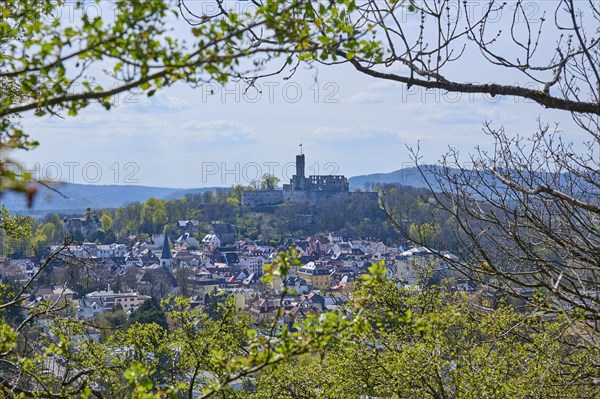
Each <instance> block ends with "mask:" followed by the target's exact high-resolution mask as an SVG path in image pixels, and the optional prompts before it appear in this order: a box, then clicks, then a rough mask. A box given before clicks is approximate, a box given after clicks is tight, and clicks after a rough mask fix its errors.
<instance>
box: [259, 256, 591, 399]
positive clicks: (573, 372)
mask: <svg viewBox="0 0 600 399" xmlns="http://www.w3.org/2000/svg"><path fill="white" fill-rule="evenodd" d="M370 270H371V273H370V274H369V275H365V276H364V280H363V283H362V284H360V286H359V287H358V288H357V289H355V290H354V292H353V298H354V302H353V303H351V304H350V306H349V307H348V309H357V308H360V309H363V311H364V314H363V316H364V318H365V321H366V323H364V324H361V325H360V326H359V328H355V329H349V330H347V331H344V332H342V333H341V334H339V335H337V336H336V337H335V338H332V339H331V341H330V342H329V345H328V347H327V349H326V350H325V351H323V352H321V351H319V352H315V353H312V354H308V355H303V356H301V357H296V358H293V359H289V360H288V361H286V362H284V364H280V365H278V366H277V367H271V368H269V369H268V370H267V371H266V372H265V373H262V374H261V375H260V377H259V378H258V380H257V381H256V384H255V385H256V387H257V388H258V389H257V393H256V394H255V395H254V396H251V397H252V398H255V399H263V398H273V397H275V398H286V399H287V398H289V399H292V398H298V397H304V398H310V397H318V398H338V397H344V398H357V399H358V398H364V397H390V398H407V397H419V398H459V397H467V398H483V397H494V398H514V397H526V396H530V395H534V396H539V397H547V396H552V395H555V394H556V392H558V391H560V392H563V395H565V396H568V397H578V398H584V397H589V396H590V395H591V396H594V395H597V394H598V393H599V392H600V387H598V386H597V385H596V384H595V383H594V377H592V375H596V374H597V370H594V369H595V366H594V365H593V364H595V363H596V362H595V361H594V360H593V359H594V357H595V356H597V355H598V348H597V347H595V346H585V345H583V346H580V347H578V348H577V349H575V350H571V349H570V347H571V344H572V342H571V343H570V344H560V343H559V342H558V340H557V339H556V334H557V333H558V332H559V331H563V332H565V333H566V334H567V335H569V338H570V339H574V340H576V341H579V337H577V334H575V333H574V332H573V331H565V330H564V329H565V328H567V326H568V325H569V324H570V321H569V320H568V319H566V318H563V317H562V316H559V317H558V318H556V319H549V318H546V319H545V320H544V316H543V315H541V314H538V315H536V316H532V315H530V314H523V313H519V312H517V311H516V310H515V309H514V308H512V307H510V306H506V305H500V306H499V307H498V308H497V309H495V310H493V309H491V308H489V305H488V304H487V303H486V302H485V301H483V302H479V303H478V302H477V301H474V298H468V297H467V296H460V295H459V296H453V295H452V294H450V293H448V292H444V291H443V290H441V289H440V288H439V287H437V288H433V289H430V290H418V289H414V288H409V289H407V288H399V287H398V286H397V285H396V284H395V283H393V282H389V281H386V278H385V268H384V267H383V265H382V264H380V265H375V266H373V267H371V269H370ZM565 357H567V358H568V359H569V360H566V359H565ZM584 370H585V371H584ZM588 372H589V373H591V374H587V373H588ZM566 375H569V376H571V377H570V378H571V380H570V382H567V381H566V380H565V379H563V378H564V376H566ZM349 376H351V377H349Z"/></svg>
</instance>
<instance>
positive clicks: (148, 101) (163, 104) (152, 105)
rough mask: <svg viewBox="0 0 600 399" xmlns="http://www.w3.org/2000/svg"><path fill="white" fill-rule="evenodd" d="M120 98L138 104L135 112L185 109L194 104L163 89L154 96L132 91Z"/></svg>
mask: <svg viewBox="0 0 600 399" xmlns="http://www.w3.org/2000/svg"><path fill="white" fill-rule="evenodd" d="M120 100H121V101H122V102H123V103H130V104H138V107H136V108H135V110H134V112H135V111H137V112H148V111H151V112H167V111H174V110H176V111H183V110H186V109H188V108H190V107H191V106H192V104H190V103H189V102H187V101H186V100H184V99H182V98H177V97H173V96H171V95H169V94H167V93H165V92H163V91H159V92H157V93H156V94H155V95H153V96H152V97H148V96H147V95H146V94H145V93H130V94H128V95H127V94H126V95H124V96H123V98H122V99H120Z"/></svg>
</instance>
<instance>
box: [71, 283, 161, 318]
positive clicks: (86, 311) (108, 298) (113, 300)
mask: <svg viewBox="0 0 600 399" xmlns="http://www.w3.org/2000/svg"><path fill="white" fill-rule="evenodd" d="M148 299H150V297H149V296H147V295H142V294H140V293H139V292H114V291H113V290H112V289H111V288H110V284H109V285H108V288H107V289H106V290H103V291H94V292H90V293H89V294H86V295H84V297H83V298H82V299H81V301H79V306H78V309H77V315H78V316H79V317H81V318H90V317H92V316H94V315H96V314H98V313H101V312H106V311H109V310H111V309H112V308H114V307H115V306H118V305H121V306H122V307H123V310H124V311H125V312H129V311H133V310H135V309H137V308H138V307H139V306H140V305H141V304H142V303H144V302H145V301H147V300H148Z"/></svg>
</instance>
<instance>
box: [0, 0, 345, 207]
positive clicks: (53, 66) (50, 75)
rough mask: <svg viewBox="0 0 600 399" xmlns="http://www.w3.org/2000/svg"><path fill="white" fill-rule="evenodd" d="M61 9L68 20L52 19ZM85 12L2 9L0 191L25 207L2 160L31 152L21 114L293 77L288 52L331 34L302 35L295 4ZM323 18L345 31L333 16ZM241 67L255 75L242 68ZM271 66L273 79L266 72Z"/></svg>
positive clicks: (130, 6) (305, 16)
mask: <svg viewBox="0 0 600 399" xmlns="http://www.w3.org/2000/svg"><path fill="white" fill-rule="evenodd" d="M66 6H68V14H69V15H70V16H71V15H75V16H77V17H76V18H75V20H69V19H71V17H69V18H63V19H61V15H63V11H65V10H63V7H66ZM88 7H89V4H88V2H85V1H77V2H75V3H68V4H67V2H65V1H64V0H59V1H53V0H41V1H39V2H24V1H21V0H7V1H4V2H3V3H2V6H1V9H0V11H1V12H2V16H3V18H2V22H1V24H0V49H1V50H2V51H0V83H1V84H2V88H3V90H2V93H1V94H0V153H1V154H2V158H1V159H0V162H1V164H0V165H2V167H1V168H0V181H1V184H2V186H0V192H1V191H3V190H7V189H11V190H18V191H22V192H24V193H27V195H28V197H29V199H30V201H31V199H32V198H33V195H34V194H35V188H34V187H32V186H30V185H28V182H29V181H30V180H31V178H32V176H31V174H30V173H29V172H27V171H25V170H23V169H22V168H20V167H19V163H18V162H16V161H15V160H13V159H10V158H8V156H7V152H9V151H10V150H14V149H31V148H34V147H35V146H36V145H37V144H38V143H37V142H35V141H33V140H30V139H29V138H28V136H27V134H26V132H24V131H23V130H22V129H21V127H20V125H19V123H18V121H19V117H21V116H23V115H25V113H27V112H29V111H33V112H35V114H36V115H38V116H43V115H50V116H62V114H63V113H66V114H67V115H69V116H75V115H77V113H78V112H79V111H81V110H82V109H84V108H86V107H88V106H89V105H90V104H92V103H93V102H98V103H99V104H100V105H102V106H103V107H104V108H106V109H110V108H111V107H112V106H113V101H114V96H117V95H119V94H121V93H124V92H127V91H130V90H134V89H135V90H139V91H140V92H142V93H145V94H147V95H148V96H152V95H154V94H155V92H156V90H159V89H161V88H163V87H168V86H171V85H173V84H174V83H175V82H185V83H188V84H190V85H192V86H198V85H200V84H203V83H206V82H211V81H212V82H218V83H224V82H226V81H227V80H228V79H230V78H235V79H249V80H248V82H250V83H251V82H252V81H253V79H255V78H256V77H259V76H260V75H261V74H262V75H265V76H267V75H271V74H273V73H277V72H278V71H281V70H283V69H285V68H286V67H289V68H291V69H290V70H293V69H294V65H293V64H296V65H297V63H298V61H297V60H294V59H293V58H291V57H288V54H293V53H298V52H305V51H306V50H307V48H308V47H307V46H309V44H310V42H309V39H310V38H311V37H314V42H319V41H318V40H317V39H318V37H320V36H322V37H323V39H327V40H329V41H332V40H333V41H335V40H336V39H335V37H336V34H337V32H324V31H323V32H321V31H319V30H310V29H308V27H307V24H306V22H305V21H314V16H315V11H314V9H313V6H312V4H311V3H310V2H305V1H291V2H283V1H270V0H269V1H265V2H264V3H262V4H261V3H256V7H255V8H254V9H253V10H251V11H248V12H246V11H244V12H233V11H227V10H226V9H225V8H224V7H223V4H222V2H220V1H216V2H215V9H217V10H220V12H218V13H212V12H211V11H208V9H204V8H202V9H201V10H200V11H199V12H196V13H194V11H192V9H193V7H191V6H190V5H189V3H187V2H183V1H179V2H176V3H175V2H170V1H166V0H153V1H145V0H133V1H129V0H117V1H115V2H113V3H111V4H110V9H106V8H105V9H102V8H101V7H100V6H99V10H98V11H99V12H97V13H96V15H93V14H90V13H88V12H87V8H88ZM173 17H174V18H173ZM323 17H325V21H329V22H331V23H334V24H336V26H337V27H343V26H347V27H349V26H348V25H345V22H344V21H345V19H344V16H343V15H342V16H341V17H340V15H338V14H334V15H331V16H321V17H320V18H323ZM179 19H184V20H186V21H187V22H188V24H187V25H186V26H185V27H186V30H187V32H184V34H185V35H186V36H187V37H186V39H185V40H183V39H182V38H181V37H176V36H174V35H173V33H172V31H173V29H172V28H173V27H174V26H173V25H172V21H173V20H175V21H177V20H179ZM180 25H181V24H180ZM179 28H181V26H179ZM288 36H292V37H294V38H295V39H294V41H292V42H290V41H288V40H287V37H288ZM322 42H323V43H325V42H326V41H325V40H323V41H322ZM241 59H246V60H249V61H251V62H252V64H253V65H254V66H255V67H254V68H252V67H251V68H250V70H248V69H247V67H246V66H245V64H244V63H242V62H241ZM270 61H272V62H270ZM252 64H251V65H252ZM271 64H275V67H274V71H270V70H266V69H267V67H268V66H269V65H271Z"/></svg>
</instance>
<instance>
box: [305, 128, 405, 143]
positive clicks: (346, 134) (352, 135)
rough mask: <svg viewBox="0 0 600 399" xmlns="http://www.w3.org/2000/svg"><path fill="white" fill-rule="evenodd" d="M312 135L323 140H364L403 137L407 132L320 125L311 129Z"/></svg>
mask: <svg viewBox="0 0 600 399" xmlns="http://www.w3.org/2000/svg"><path fill="white" fill-rule="evenodd" d="M312 133H313V135H315V136H317V137H318V138H320V139H324V140H364V139H373V138H394V139H400V138H405V137H406V136H407V134H406V133H405V132H403V131H400V130H395V129H388V128H377V127H366V126H350V127H346V128H342V127H329V126H321V127H318V128H316V129H314V130H313V131H312Z"/></svg>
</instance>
